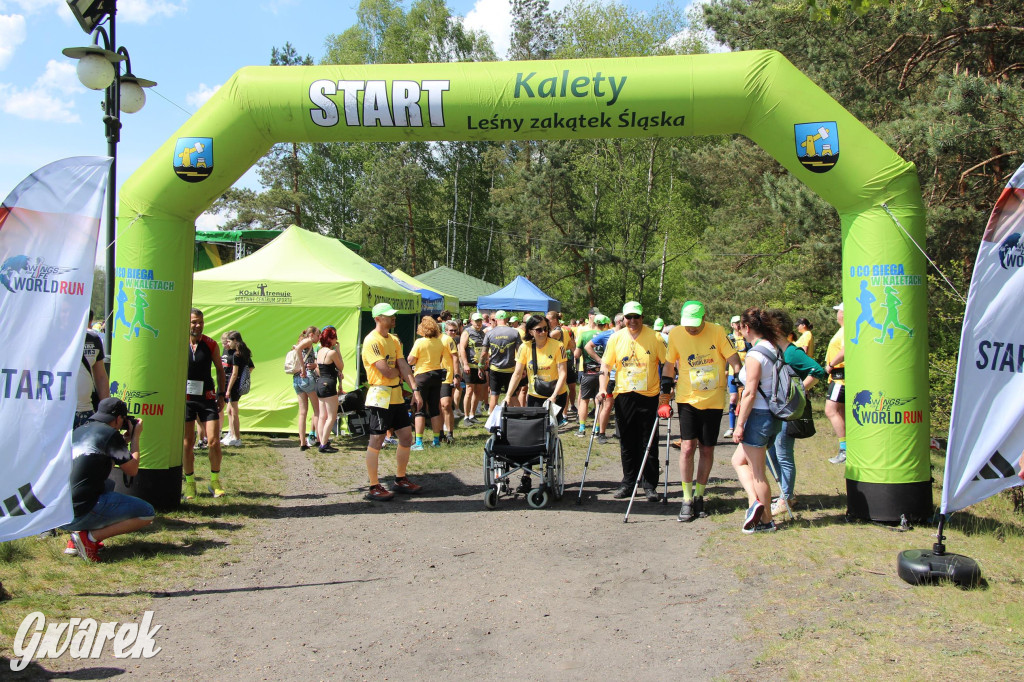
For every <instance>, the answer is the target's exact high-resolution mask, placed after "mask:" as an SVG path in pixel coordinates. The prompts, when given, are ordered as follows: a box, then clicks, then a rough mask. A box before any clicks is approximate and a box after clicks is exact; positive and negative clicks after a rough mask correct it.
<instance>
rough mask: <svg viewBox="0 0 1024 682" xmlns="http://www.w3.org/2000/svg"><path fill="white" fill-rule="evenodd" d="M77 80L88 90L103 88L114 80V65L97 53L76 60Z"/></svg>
mask: <svg viewBox="0 0 1024 682" xmlns="http://www.w3.org/2000/svg"><path fill="white" fill-rule="evenodd" d="M76 70H77V72H78V80H80V81H81V82H82V85H84V86H85V87H87V88H89V89H90V90H103V89H104V88H106V87H107V86H108V85H110V84H111V83H112V82H113V81H114V65H113V64H111V63H110V62H109V61H107V60H106V59H105V58H104V57H103V56H101V55H98V54H87V55H85V56H84V57H82V58H81V59H79V60H78V66H77V68H76Z"/></svg>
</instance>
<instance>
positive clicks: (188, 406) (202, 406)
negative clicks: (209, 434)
mask: <svg viewBox="0 0 1024 682" xmlns="http://www.w3.org/2000/svg"><path fill="white" fill-rule="evenodd" d="M197 419H198V420H199V421H201V422H215V421H217V420H218V419H220V407H218V406H217V401H216V400H209V399H207V398H198V399H196V400H186V401H185V421H186V422H194V421H196V420H197Z"/></svg>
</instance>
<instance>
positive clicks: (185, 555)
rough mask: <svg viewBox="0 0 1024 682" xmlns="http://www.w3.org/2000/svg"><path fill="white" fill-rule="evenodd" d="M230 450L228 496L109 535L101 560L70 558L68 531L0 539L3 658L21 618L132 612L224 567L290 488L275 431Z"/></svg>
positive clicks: (201, 465)
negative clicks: (270, 436) (273, 442)
mask: <svg viewBox="0 0 1024 682" xmlns="http://www.w3.org/2000/svg"><path fill="white" fill-rule="evenodd" d="M244 440H245V443H246V446H245V447H243V448H226V449H225V452H224V460H223V463H222V465H221V471H222V472H223V473H222V479H221V480H222V481H223V482H224V483H225V485H226V488H227V490H228V495H227V496H225V497H223V498H220V499H213V498H212V497H210V496H209V495H207V494H201V495H200V497H199V498H197V499H196V500H195V502H193V503H189V504H188V505H187V506H186V505H182V507H181V508H180V509H179V510H178V511H175V512H170V513H159V512H158V513H157V517H156V520H155V521H154V522H153V524H152V525H150V526H148V527H147V528H144V529H143V530H141V531H139V532H137V533H130V534H128V535H121V536H117V537H113V538H110V539H109V540H107V541H105V542H104V545H105V546H106V549H104V550H103V553H102V555H101V558H102V559H103V562H102V563H100V564H93V563H91V562H86V561H83V560H82V559H80V558H78V557H69V556H65V554H64V548H65V547H66V546H67V542H68V537H69V536H68V535H67V534H66V533H60V534H59V535H58V536H57V537H52V538H37V537H30V538H22V539H20V540H15V541H13V542H5V543H2V544H0V580H2V581H3V586H4V589H5V590H6V591H7V592H8V593H9V595H10V599H9V600H7V601H4V602H0V656H10V655H11V652H10V648H11V643H12V642H13V639H14V635H15V633H16V632H17V630H18V626H19V625H20V624H21V621H22V620H23V619H24V618H25V616H27V615H28V614H29V613H32V612H33V611H41V612H43V614H44V615H45V616H46V618H47V620H48V621H50V620H55V621H67V620H68V619H69V618H72V617H78V618H87V617H88V618H95V619H97V620H103V621H110V620H117V621H121V620H130V619H133V618H135V617H137V616H138V615H139V614H140V613H141V612H142V611H144V610H145V609H146V608H147V606H148V604H149V602H150V601H151V599H152V596H153V595H154V594H158V593H163V592H166V591H169V590H173V589H181V588H186V587H188V586H189V585H191V584H193V583H194V582H195V581H196V580H197V579H199V578H202V577H206V576H209V575H211V574H212V573H213V571H214V569H215V568H216V567H218V566H223V565H226V564H229V563H232V562H235V561H237V560H238V559H239V558H240V557H241V555H242V550H243V549H244V547H245V546H247V545H248V543H249V542H251V540H252V538H253V536H254V535H255V531H256V529H257V528H258V526H259V524H260V520H261V519H265V518H267V517H269V516H272V515H273V513H274V506H275V505H276V504H277V502H278V499H279V497H280V494H281V493H282V492H283V490H284V470H283V468H282V465H281V458H280V455H279V454H278V452H277V451H276V450H274V449H273V448H272V447H270V444H269V443H270V441H269V439H268V438H265V437H262V436H246V437H245V439H244ZM208 477H209V467H208V466H207V465H206V463H205V460H204V459H203V458H202V457H201V456H200V455H199V453H197V457H196V479H197V487H198V488H199V490H200V491H201V493H205V490H206V484H207V478H208Z"/></svg>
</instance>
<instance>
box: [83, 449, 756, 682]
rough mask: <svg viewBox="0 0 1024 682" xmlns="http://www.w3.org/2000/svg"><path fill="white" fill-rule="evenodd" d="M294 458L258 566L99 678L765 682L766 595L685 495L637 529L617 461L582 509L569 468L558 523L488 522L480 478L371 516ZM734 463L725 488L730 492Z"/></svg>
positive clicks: (593, 476) (182, 612) (167, 618)
mask: <svg viewBox="0 0 1024 682" xmlns="http://www.w3.org/2000/svg"><path fill="white" fill-rule="evenodd" d="M563 437H564V436H563ZM282 442H283V441H282ZM614 442H615V441H613V443H614ZM614 447H615V446H614V445H613V444H609V445H607V446H605V448H614ZM722 450H724V448H722ZM282 454H283V456H284V458H285V462H286V465H287V470H288V471H289V472H290V473H289V481H288V487H287V492H286V493H285V497H284V499H283V501H282V503H281V505H280V506H279V508H278V514H277V517H276V518H274V519H272V520H270V521H269V523H268V525H267V531H266V533H265V535H264V536H263V537H261V538H259V539H257V540H256V542H255V544H254V546H253V548H252V550H251V552H250V553H249V554H248V555H247V556H246V557H245V558H244V559H243V560H242V561H241V562H239V563H237V564H234V565H231V566H228V567H226V568H224V569H223V571H224V572H223V573H222V574H221V575H219V576H218V577H217V578H215V579H213V580H211V581H209V582H208V583H206V584H204V585H202V586H200V587H198V588H197V589H195V590H190V591H183V592H178V593H171V594H169V595H167V596H164V597H161V598H157V599H155V600H154V602H153V609H154V610H155V615H154V619H153V622H154V623H158V624H162V625H163V628H162V630H160V632H159V633H158V634H157V643H158V644H159V645H160V646H162V647H163V650H162V651H161V652H160V654H159V655H158V656H156V657H155V658H154V659H150V660H144V661H118V660H116V659H113V658H110V659H109V660H105V661H103V662H99V661H92V662H90V663H92V665H93V666H97V664H99V665H100V666H108V665H109V666H111V667H116V668H122V669H124V670H125V671H126V672H128V673H129V674H133V675H136V676H140V677H144V678H147V679H148V678H157V677H159V678H161V679H175V680H186V679H204V678H205V679H232V678H233V679H240V680H250V679H281V678H285V677H287V678H292V679H301V680H306V679H365V678H375V679H386V678H391V679H400V678H408V677H415V678H431V677H437V676H438V675H444V676H445V677H446V678H456V679H473V678H476V679H479V678H481V677H496V676H499V675H501V676H505V677H508V678H510V679H540V678H547V677H550V676H552V675H558V676H559V677H560V678H567V679H581V680H582V679H588V680H589V679H596V678H599V677H601V676H610V677H613V678H619V677H624V676H627V675H629V676H637V675H639V676H640V678H641V679H653V678H655V677H658V678H665V676H666V675H668V674H675V675H680V674H681V675H683V676H684V678H685V679H711V678H723V677H725V678H741V679H746V678H748V677H752V672H753V669H752V667H751V661H752V660H753V657H754V655H755V653H756V652H755V651H754V650H753V649H752V645H751V644H750V643H744V642H738V641H737V636H738V634H739V633H740V632H741V628H742V627H743V614H744V609H745V606H744V604H745V603H746V600H747V599H748V598H750V597H751V595H752V593H753V591H754V589H755V588H754V587H752V586H751V585H750V584H741V583H740V582H738V581H737V580H736V579H735V578H734V576H733V574H732V572H731V571H729V570H723V569H722V568H721V567H717V566H715V564H714V562H713V561H711V560H709V559H707V558H703V559H702V558H700V548H701V545H702V544H703V542H704V540H705V538H706V537H707V534H708V533H709V532H710V530H711V528H710V526H711V522H710V521H703V522H702V521H697V522H694V523H692V524H685V525H684V524H680V523H678V522H677V521H676V518H675V514H676V512H677V511H678V503H677V502H676V501H675V499H674V498H673V501H672V502H670V504H669V505H667V506H664V505H660V504H651V503H647V502H645V501H643V500H642V499H640V500H638V501H637V502H636V503H635V504H634V507H633V514H632V516H631V519H630V523H629V524H623V523H622V514H623V512H624V511H625V502H622V501H617V500H612V499H611V494H610V491H611V488H612V482H613V481H614V480H617V478H618V475H619V473H620V472H619V469H618V465H617V463H615V464H606V465H604V466H603V467H601V468H594V467H593V466H592V468H591V471H590V473H589V474H588V481H587V489H588V492H590V491H593V492H594V493H596V494H595V495H594V496H593V497H592V498H591V499H589V500H588V501H586V502H585V503H584V504H583V505H582V506H576V505H575V492H576V489H575V483H576V482H578V480H579V474H580V473H581V472H580V471H572V470H570V471H569V472H567V483H569V484H570V485H571V486H572V487H571V488H569V489H567V494H566V498H564V499H563V500H562V501H561V502H559V503H557V504H555V505H554V506H553V508H551V509H547V510H532V509H529V508H528V507H527V505H526V503H525V501H524V500H523V499H522V498H521V497H520V498H518V499H516V500H504V499H503V500H502V503H501V506H500V507H499V509H497V510H495V511H486V510H485V509H484V508H483V504H482V500H481V495H480V492H481V490H482V486H480V485H479V482H478V479H479V478H480V473H479V471H478V470H477V469H473V470H471V471H466V472H462V473H461V474H459V475H455V474H435V475H428V476H421V477H419V478H417V479H416V480H417V481H418V482H420V483H422V484H423V485H424V486H426V488H427V492H426V493H425V494H423V495H421V496H417V497H412V498H399V499H396V501H394V502H391V503H376V504H370V503H368V502H365V501H363V500H362V498H361V496H360V495H361V492H360V491H356V490H339V489H336V488H333V487H332V486H331V485H329V484H327V483H325V482H324V481H322V480H321V479H319V478H318V477H317V476H316V475H315V474H314V473H313V472H312V471H311V470H310V467H309V465H308V462H307V460H306V458H305V455H304V454H303V453H300V452H299V451H298V450H297V449H282ZM352 460H353V461H351V462H348V463H347V464H346V466H354V467H361V466H362V464H361V461H355V458H352ZM718 460H719V461H718V462H717V463H716V469H715V471H714V476H720V477H722V478H725V477H726V476H729V477H730V478H731V469H730V468H729V467H728V464H727V463H726V462H727V457H725V456H724V452H719V457H718ZM675 466H676V465H675V461H674V458H673V462H672V467H673V471H675ZM675 478H676V475H674V476H673V480H675ZM713 482H714V478H713ZM734 484H735V481H732V480H725V481H723V482H722V483H721V484H720V485H727V486H733V485H734ZM711 492H712V493H713V492H714V489H713V488H712V490H711ZM674 495H678V484H677V485H676V486H675V489H674ZM730 509H731V507H730V508H729V509H726V510H725V511H729V510H730ZM737 535H738V534H737ZM126 663H127V664H126ZM83 667H89V666H88V665H86V666H83ZM79 672H80V673H84V672H86V671H84V670H80V671H79Z"/></svg>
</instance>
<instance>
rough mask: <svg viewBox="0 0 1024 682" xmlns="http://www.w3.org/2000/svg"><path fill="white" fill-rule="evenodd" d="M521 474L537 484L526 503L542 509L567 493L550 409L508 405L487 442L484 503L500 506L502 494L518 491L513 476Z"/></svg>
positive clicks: (559, 446)
mask: <svg viewBox="0 0 1024 682" xmlns="http://www.w3.org/2000/svg"><path fill="white" fill-rule="evenodd" d="M517 473H522V474H525V475H528V476H530V479H531V480H536V481H537V482H538V485H537V487H536V488H533V489H531V490H530V491H529V492H528V493H527V494H526V502H527V504H529V505H530V506H531V507H533V508H534V509H543V508H544V507H546V506H548V504H550V503H551V502H552V501H553V500H558V499H561V497H562V494H563V493H564V492H565V478H564V461H563V458H562V443H561V441H560V440H559V439H558V427H557V425H555V424H552V423H551V418H550V417H549V416H548V411H547V408H543V407H505V408H504V409H503V410H502V413H501V421H500V424H499V426H498V429H497V431H496V432H495V433H494V434H493V435H492V436H491V437H490V438H489V439H488V440H487V443H486V444H485V445H484V485H485V486H487V489H486V490H485V491H484V505H485V506H486V507H487V508H488V509H494V508H495V507H497V506H498V499H499V498H501V497H502V496H508V495H513V494H515V493H514V492H513V488H512V485H511V479H512V476H514V475H515V474H517Z"/></svg>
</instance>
